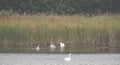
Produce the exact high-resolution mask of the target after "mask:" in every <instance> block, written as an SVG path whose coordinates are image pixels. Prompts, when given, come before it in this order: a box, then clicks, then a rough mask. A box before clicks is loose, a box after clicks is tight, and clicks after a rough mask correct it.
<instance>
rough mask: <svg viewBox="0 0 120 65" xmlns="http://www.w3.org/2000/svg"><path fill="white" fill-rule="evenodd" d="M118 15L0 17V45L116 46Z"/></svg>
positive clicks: (15, 15)
mask: <svg viewBox="0 0 120 65" xmlns="http://www.w3.org/2000/svg"><path fill="white" fill-rule="evenodd" d="M119 39H120V15H119V14H118V15H109V14H105V15H97V16H91V17H88V16H84V15H72V16H70V15H56V14H50V15H47V14H38V15H19V14H13V15H11V16H10V17H6V18H5V17H4V18H0V44H17V45H24V44H25V45H30V44H38V43H41V44H49V43H50V41H53V42H55V43H56V44H57V43H58V42H60V41H63V42H65V43H66V44H75V43H76V44H90V45H109V46H117V45H119V44H120V41H119Z"/></svg>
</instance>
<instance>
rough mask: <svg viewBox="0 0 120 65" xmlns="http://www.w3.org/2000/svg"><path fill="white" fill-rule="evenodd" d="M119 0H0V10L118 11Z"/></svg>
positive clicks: (77, 12) (26, 11) (38, 11)
mask: <svg viewBox="0 0 120 65" xmlns="http://www.w3.org/2000/svg"><path fill="white" fill-rule="evenodd" d="M119 3H120V0H0V11H1V10H13V11H14V12H18V13H21V14H22V13H28V14H35V13H51V12H52V13H57V14H79V13H94V14H98V13H120V7H119V6H120V4H119Z"/></svg>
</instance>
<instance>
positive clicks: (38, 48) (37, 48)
mask: <svg viewBox="0 0 120 65" xmlns="http://www.w3.org/2000/svg"><path fill="white" fill-rule="evenodd" d="M35 49H36V50H37V51H38V52H39V50H40V47H39V44H38V46H37V47H36V48H35Z"/></svg>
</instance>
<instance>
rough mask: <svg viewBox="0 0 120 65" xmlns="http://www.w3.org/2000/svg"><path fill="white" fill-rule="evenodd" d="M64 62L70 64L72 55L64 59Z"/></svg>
mask: <svg viewBox="0 0 120 65" xmlns="http://www.w3.org/2000/svg"><path fill="white" fill-rule="evenodd" d="M64 60H65V61H66V62H70V61H71V60H72V59H71V53H70V54H69V55H68V57H66V58H64Z"/></svg>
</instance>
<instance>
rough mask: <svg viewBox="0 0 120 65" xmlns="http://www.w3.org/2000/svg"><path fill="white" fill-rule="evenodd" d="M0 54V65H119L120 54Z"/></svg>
mask: <svg viewBox="0 0 120 65" xmlns="http://www.w3.org/2000/svg"><path fill="white" fill-rule="evenodd" d="M67 56H68V54H61V53H52V54H51V53H49V54H47V53H31V54H29V53H0V65H120V54H84V53H82V54H81V53H79V54H74V53H72V61H71V62H66V61H64V58H65V57H67Z"/></svg>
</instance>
